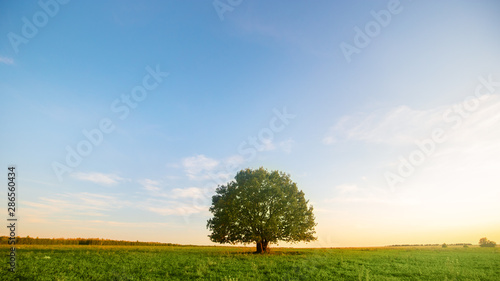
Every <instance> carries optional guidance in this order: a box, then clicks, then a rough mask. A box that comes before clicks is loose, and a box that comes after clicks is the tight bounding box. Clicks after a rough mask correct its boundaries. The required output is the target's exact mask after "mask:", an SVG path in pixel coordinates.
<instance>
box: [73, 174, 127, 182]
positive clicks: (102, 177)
mask: <svg viewBox="0 0 500 281" xmlns="http://www.w3.org/2000/svg"><path fill="white" fill-rule="evenodd" d="M71 176H72V177H73V178H75V179H78V180H82V181H90V182H94V183H98V184H103V185H116V184H118V183H120V182H125V181H129V179H125V178H122V177H120V176H118V175H115V174H103V173H96V172H93V173H82V172H78V173H73V174H71Z"/></svg>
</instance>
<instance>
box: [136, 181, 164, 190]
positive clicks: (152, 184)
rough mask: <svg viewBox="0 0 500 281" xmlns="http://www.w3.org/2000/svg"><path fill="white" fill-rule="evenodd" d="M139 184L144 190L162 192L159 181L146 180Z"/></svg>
mask: <svg viewBox="0 0 500 281" xmlns="http://www.w3.org/2000/svg"><path fill="white" fill-rule="evenodd" d="M139 183H140V184H141V185H142V187H144V189H146V190H148V191H160V187H159V185H160V184H161V183H160V182H159V181H155V180H151V179H144V180H141V181H139Z"/></svg>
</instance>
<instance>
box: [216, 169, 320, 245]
mask: <svg viewBox="0 0 500 281" xmlns="http://www.w3.org/2000/svg"><path fill="white" fill-rule="evenodd" d="M308 203H309V200H306V199H305V198H304V192H302V191H301V190H300V191H299V190H298V188H297V185H296V184H295V183H294V182H292V180H291V179H290V175H287V174H285V173H283V172H278V171H272V172H268V171H267V170H265V169H264V168H262V167H261V168H259V169H257V170H252V169H246V170H241V171H239V172H238V173H237V174H236V177H235V180H234V181H231V182H229V183H227V184H226V185H221V186H219V187H218V188H217V189H216V195H214V196H213V197H212V206H211V207H210V212H212V213H213V215H214V216H213V218H211V219H209V220H208V222H207V228H208V229H210V230H211V231H212V234H210V235H209V237H210V240H212V241H213V242H219V243H221V244H222V243H231V244H235V243H252V242H255V243H256V244H257V253H262V252H268V251H269V248H268V245H269V243H276V242H278V241H285V242H299V241H306V242H309V241H313V240H316V239H317V238H316V237H314V236H313V235H314V234H315V233H316V232H315V230H314V227H315V226H316V223H315V222H314V215H313V207H312V206H309V207H308V206H307V204H308Z"/></svg>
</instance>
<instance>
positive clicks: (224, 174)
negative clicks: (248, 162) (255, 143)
mask: <svg viewBox="0 0 500 281" xmlns="http://www.w3.org/2000/svg"><path fill="white" fill-rule="evenodd" d="M268 145H269V144H268ZM273 147H274V145H273ZM244 162H245V159H244V158H243V157H242V156H241V155H232V156H229V157H227V158H225V159H220V160H217V159H212V158H208V157H206V156H205V155H196V156H192V157H187V158H184V159H183V160H182V166H183V167H184V170H185V172H186V175H187V176H188V178H189V179H192V180H210V181H212V182H214V183H217V184H221V183H224V182H227V181H228V180H230V179H231V177H233V176H234V173H235V171H237V170H238V169H239V168H241V165H242V164H243V163H244Z"/></svg>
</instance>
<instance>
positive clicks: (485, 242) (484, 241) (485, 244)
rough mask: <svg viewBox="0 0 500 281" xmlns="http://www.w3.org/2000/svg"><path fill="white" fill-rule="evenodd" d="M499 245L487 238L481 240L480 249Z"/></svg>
mask: <svg viewBox="0 0 500 281" xmlns="http://www.w3.org/2000/svg"><path fill="white" fill-rule="evenodd" d="M496 245H497V243H496V242H494V241H490V240H488V239H487V238H486V237H483V238H481V239H479V246H480V247H495V246H496Z"/></svg>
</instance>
